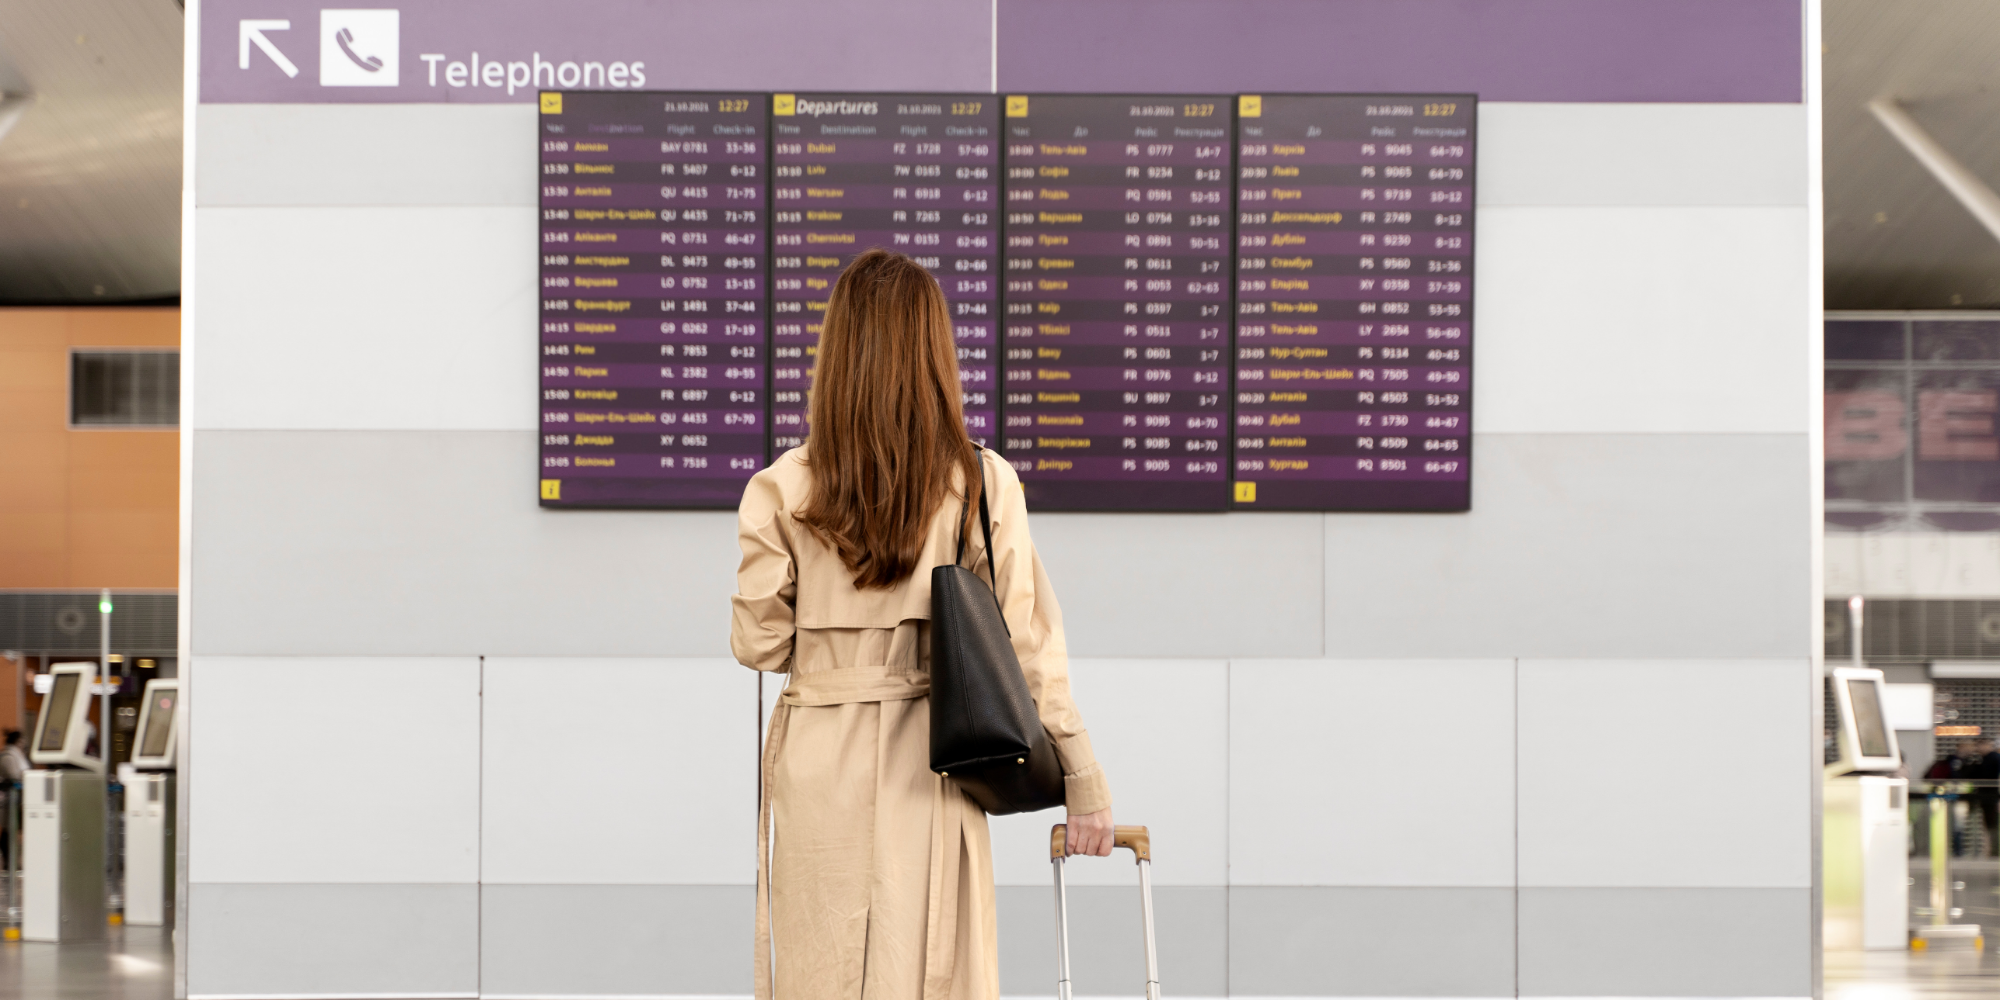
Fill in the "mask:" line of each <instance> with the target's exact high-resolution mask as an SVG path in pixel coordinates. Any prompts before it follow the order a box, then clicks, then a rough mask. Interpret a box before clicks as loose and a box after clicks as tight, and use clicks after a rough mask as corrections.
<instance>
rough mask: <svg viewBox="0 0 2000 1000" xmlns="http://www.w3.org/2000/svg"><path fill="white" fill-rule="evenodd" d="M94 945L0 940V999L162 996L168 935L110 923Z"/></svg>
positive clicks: (168, 989) (170, 972) (169, 986)
mask: <svg viewBox="0 0 2000 1000" xmlns="http://www.w3.org/2000/svg"><path fill="white" fill-rule="evenodd" d="M110 932H111V936H110V938H109V939H108V940H105V941H102V942H98V943H94V944H64V945H54V944H30V943H25V942H21V941H7V942H0V1000H17V998H18V1000H167V998H169V997H172V996H173V995H174V947H173V939H172V938H171V937H169V936H168V934H167V932H166V931H165V930H162V929H161V928H158V927H113V928H110Z"/></svg>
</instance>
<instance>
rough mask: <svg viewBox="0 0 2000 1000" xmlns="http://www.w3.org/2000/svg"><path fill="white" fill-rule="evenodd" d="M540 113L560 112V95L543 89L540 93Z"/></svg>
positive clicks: (556, 113)
mask: <svg viewBox="0 0 2000 1000" xmlns="http://www.w3.org/2000/svg"><path fill="white" fill-rule="evenodd" d="M542 114H545V115H559V114H562V95H561V94H553V93H549V92H547V91H544V92H543V93H542Z"/></svg>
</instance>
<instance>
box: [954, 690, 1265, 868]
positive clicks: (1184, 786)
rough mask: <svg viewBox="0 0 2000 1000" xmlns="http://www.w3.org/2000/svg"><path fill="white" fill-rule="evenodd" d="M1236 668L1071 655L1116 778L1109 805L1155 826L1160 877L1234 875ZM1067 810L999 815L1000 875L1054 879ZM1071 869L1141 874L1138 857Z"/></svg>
mask: <svg viewBox="0 0 2000 1000" xmlns="http://www.w3.org/2000/svg"><path fill="white" fill-rule="evenodd" d="M1228 674H1229V668H1228V664H1227V663H1225V662H1223V661H1221V660H1090V659H1085V660H1072V661H1070V684H1071V689H1072V691H1073V692H1074V693H1075V695H1076V705H1077V710H1078V711H1079V712H1081V713H1082V714H1083V724H1084V725H1085V726H1086V727H1088V729H1089V730H1090V742H1091V746H1092V748H1093V749H1095V750H1096V751H1097V759H1098V763H1100V764H1102V765H1103V766H1104V773H1105V776H1106V777H1107V778H1108V779H1109V780H1110V782H1111V797H1112V804H1111V812H1112V816H1113V818H1114V819H1116V820H1117V821H1118V822H1119V823H1121V824H1128V825H1129V824H1136V825H1140V826H1145V827H1148V828H1149V831H1150V832H1151V834H1152V837H1153V847H1154V852H1155V855H1156V858H1155V863H1154V865H1153V879H1154V881H1155V882H1157V883H1159V884H1160V885H1222V884H1224V883H1225V882H1226V881H1227V879H1228V871H1229V858H1228V832H1229V831H1228V817H1229V787H1228V780H1229V779H1228V760H1229V681H1228ZM1062 821H1063V814H1062V813H1061V812H1060V811H1054V810H1051V811H1049V812H1040V813H1030V814H1027V815H1022V816H995V817H993V818H992V819H991V820H990V826H991V829H992V831H993V876H994V880H995V881H996V882H998V883H1000V884H1001V885H1023V886H1041V887H1044V888H1046V887H1047V886H1048V885H1049V880H1050V877H1051V875H1050V871H1049V827H1050V826H1051V825H1053V824H1056V823H1060V822H1062ZM1114 857H1115V858H1116V859H1118V860H1119V861H1120V862H1121V863H1119V864H1106V863H1103V862H1101V861H1099V860H1098V859H1096V858H1088V859H1085V860H1083V861H1080V862H1078V863H1077V864H1075V865H1074V866H1072V867H1071V868H1070V869H1069V873H1070V880H1071V881H1072V882H1073V883H1075V884H1078V885H1122V886H1131V885H1134V884H1136V883H1135V882H1134V874H1133V872H1132V870H1131V869H1132V864H1131V861H1132V856H1131V855H1130V854H1128V853H1126V852H1123V851H1119V852H1115V854H1114Z"/></svg>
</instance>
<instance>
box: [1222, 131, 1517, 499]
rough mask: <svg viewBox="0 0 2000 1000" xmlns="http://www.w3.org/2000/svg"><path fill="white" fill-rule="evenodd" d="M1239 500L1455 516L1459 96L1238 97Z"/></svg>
mask: <svg viewBox="0 0 2000 1000" xmlns="http://www.w3.org/2000/svg"><path fill="white" fill-rule="evenodd" d="M1237 100H1238V107H1237V123H1236V128H1237V136H1238V142H1237V147H1236V218H1235V222H1236V228H1235V242H1236V254H1237V256H1236V274H1235V288H1236V346H1235V358H1236V364H1235V376H1236V379H1235V384H1234V390H1235V415H1234V420H1235V442H1234V443H1235V454H1234V458H1233V462H1232V464H1233V477H1232V478H1233V487H1232V498H1233V501H1234V503H1235V505H1236V507H1237V508H1238V509H1257V508H1264V509H1279V510H1437V511H1455V510H1467V509H1469V508H1470V507H1471V503H1472V494H1471V482H1472V474H1471V473H1472V469H1471V465H1472V367H1471V365H1472V206H1473V182H1474V168H1473V165H1474V162H1475V159H1476V158H1475V155H1474V123H1475V120H1476V118H1477V113H1478V112H1477V103H1476V102H1477V99H1476V98H1474V97H1471V96H1469V95H1439V94H1428V95H1426V94H1400V95H1399V94H1369V95H1354V96H1345V95H1322V94H1315V95H1295V94H1264V95H1248V94H1246V95H1242V96H1240V97H1239V98H1238V99H1237Z"/></svg>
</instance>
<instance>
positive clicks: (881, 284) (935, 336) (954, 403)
mask: <svg viewBox="0 0 2000 1000" xmlns="http://www.w3.org/2000/svg"><path fill="white" fill-rule="evenodd" d="M960 391H961V390H960V389H959V384H958V350H957V346H956V345H955V344H954V343H953V342H952V328H951V316H950V314H949V313H948V312H947V311H946V309H945V301H944V292H943V291H942V290H941V289H939V288H938V283H937V281H936V280H935V279H933V278H932V277H931V276H930V274H929V272H927V271H925V270H924V269H923V268H922V267H919V266H918V265H917V262H916V261H913V260H911V259H910V258H908V257H905V256H903V255H902V254H899V253H891V252H889V251H887V250H869V251H867V252H865V253H863V254H861V255H860V256H858V257H856V258H854V262H853V263H852V264H849V265H848V266H847V270H846V271H845V272H843V273H842V274H841V276H840V280H839V281H838V282H836V283H835V284H834V286H833V296H832V298H831V299H829V300H828V302H827V306H826V323H825V325H824V326H823V327H822V328H821V329H820V335H819V356H818V368H817V371H816V372H815V374H814V376H813V388H812V399H811V402H810V404H809V411H810V412H809V416H810V418H811V421H812V427H811V434H810V436H809V437H808V438H807V442H806V443H807V449H808V450H807V453H806V454H807V458H806V467H807V469H809V470H810V472H811V475H812V489H811V492H809V493H808V494H807V496H806V501H805V503H804V505H802V506H801V507H800V508H799V510H798V513H797V515H796V516H797V517H798V519H799V520H800V521H801V522H803V523H804V524H805V525H806V527H808V528H810V529H811V530H812V531H813V533H815V534H817V535H818V536H819V537H820V538H821V539H823V540H824V541H825V542H826V543H827V544H828V545H830V546H832V548H833V550H834V551H835V552H836V553H838V554H839V555H840V561H841V562H842V563H845V564H846V565H847V568H848V569H850V570H852V571H853V572H854V585H855V586H856V587H862V588H867V587H876V588H887V587H893V586H895V585H896V584H898V583H900V582H902V581H903V580H904V579H905V578H907V577H908V576H909V575H910V574H911V573H913V572H915V571H916V568H917V561H918V559H919V558H920V557H921V556H922V554H923V549H924V542H925V539H926V538H927V537H928V536H929V534H930V525H931V519H932V518H934V517H936V516H937V511H938V506H939V505H940V504H942V503H944V501H945V498H946V497H947V496H948V495H949V496H954V497H955V496H959V495H961V494H960V492H959V491H958V490H955V489H953V488H952V475H951V470H952V468H953V467H954V466H956V467H957V468H958V469H959V471H960V472H961V473H962V480H961V481H962V482H963V483H965V484H966V486H967V491H966V492H965V493H963V495H964V496H965V497H967V498H968V501H969V502H968V506H970V504H971V503H977V500H978V495H979V494H978V492H977V491H978V490H979V487H980V485H981V479H982V476H981V475H980V468H979V449H978V448H976V447H974V446H973V444H972V441H971V439H970V438H968V437H966V434H965V417H964V408H963V406H962V405H961V401H960V400H961V397H960ZM963 529H964V524H961V525H960V530H963Z"/></svg>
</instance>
